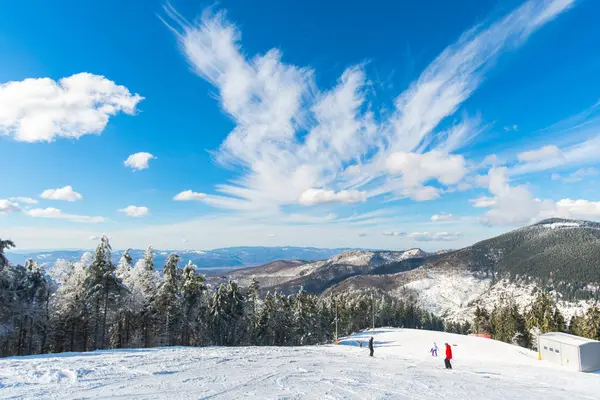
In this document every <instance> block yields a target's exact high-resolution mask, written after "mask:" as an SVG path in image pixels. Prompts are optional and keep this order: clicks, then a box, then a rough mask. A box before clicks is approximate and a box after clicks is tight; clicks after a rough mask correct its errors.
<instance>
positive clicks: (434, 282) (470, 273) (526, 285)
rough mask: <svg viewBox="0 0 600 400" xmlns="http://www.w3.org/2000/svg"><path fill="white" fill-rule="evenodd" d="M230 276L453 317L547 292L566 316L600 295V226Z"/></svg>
mask: <svg viewBox="0 0 600 400" xmlns="http://www.w3.org/2000/svg"><path fill="white" fill-rule="evenodd" d="M230 278H232V279H235V280H237V281H239V282H240V284H242V285H246V284H249V283H250V281H251V280H252V279H253V278H255V279H257V280H258V281H259V283H260V284H261V287H262V288H263V291H273V290H278V291H282V292H284V293H293V292H296V291H298V290H299V289H300V288H303V289H304V290H306V291H309V292H312V293H322V294H324V295H327V294H330V293H337V292H356V291H358V292H361V291H366V292H368V293H373V294H378V293H387V294H389V295H392V296H395V297H399V298H404V299H407V298H408V299H413V300H414V301H416V302H417V303H419V305H420V306H422V307H424V308H425V309H427V310H429V311H431V312H433V313H434V314H436V315H440V316H443V317H446V318H449V319H455V320H464V319H468V318H469V315H471V313H472V311H473V309H474V307H475V306H476V305H477V304H480V305H483V306H484V307H486V308H490V309H491V308H493V306H494V305H495V304H498V302H500V301H501V300H502V299H503V298H507V297H510V298H514V299H515V300H516V302H517V303H518V304H519V305H521V306H524V305H526V304H530V303H531V301H532V299H533V297H534V295H535V292H536V291H538V290H540V289H546V290H549V291H551V293H552V294H553V296H554V297H555V299H556V300H557V301H558V302H559V308H561V311H562V312H563V314H564V315H565V316H566V317H568V318H570V316H572V315H573V314H574V313H575V312H578V311H582V310H584V309H585V308H586V307H587V306H589V301H584V300H579V299H590V297H594V296H596V297H597V296H598V294H599V291H598V288H599V287H600V223H596V222H590V221H578V220H568V219H561V218H552V219H547V220H544V221H541V222H538V223H536V224H533V225H530V226H527V227H523V228H519V229H516V230H513V231H511V232H507V233H505V234H502V235H499V236H496V237H493V238H490V239H486V240H483V241H480V242H478V243H475V244H473V245H472V246H469V247H465V248H463V249H460V250H449V251H441V252H435V253H426V252H423V251H422V250H420V249H410V250H407V251H401V252H386V251H360V250H354V251H346V252H343V253H340V254H338V255H335V256H332V257H330V258H328V259H326V260H321V261H316V262H311V263H301V262H289V261H277V262H275V263H270V264H267V265H264V266H261V267H256V268H252V269H242V270H237V271H232V272H231V273H229V274H228V275H226V276H222V277H220V280H221V281H224V280H226V279H230ZM211 279H212V280H213V282H215V283H216V282H218V281H219V280H218V279H216V278H214V277H213V278H211ZM590 301H591V300H590Z"/></svg>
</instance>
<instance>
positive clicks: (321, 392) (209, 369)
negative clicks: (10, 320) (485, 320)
mask: <svg viewBox="0 0 600 400" xmlns="http://www.w3.org/2000/svg"><path fill="white" fill-rule="evenodd" d="M371 335H373V336H374V338H375V357H373V358H370V357H368V350H367V348H366V341H367V340H368V338H369V337H370V336H371ZM358 340H363V341H364V343H365V347H363V348H360V347H359V346H358ZM434 341H435V342H437V344H438V346H439V347H440V356H439V357H432V356H431V355H430V353H429V349H430V348H431V346H432V344H433V342H434ZM445 341H448V342H449V343H451V344H453V345H454V346H453V352H454V358H455V360H454V369H453V370H445V369H444V368H443V357H442V356H441V354H443V347H444V346H443V344H444V342H445ZM536 356H537V354H536V353H535V352H532V351H528V350H525V349H522V348H520V347H516V346H511V345H508V344H505V343H501V342H496V341H492V340H488V339H482V338H475V337H467V336H460V335H452V334H446V333H442V332H429V331H422V330H411V329H393V328H382V329H376V330H375V332H364V333H361V334H357V335H354V336H351V337H349V338H345V339H343V340H341V341H340V345H337V346H336V345H327V346H310V347H280V348H275V347H239V348H217V347H212V348H182V347H176V348H161V349H134V350H113V351H97V352H90V353H65V354H55V355H46V356H30V357H12V358H7V359H2V360H0V398H11V399H75V398H77V399H83V398H85V399H101V398H104V399H108V398H120V399H132V398H135V399H159V398H161V399H164V398H168V399H169V400H174V399H191V398H193V399H239V398H256V399H384V398H388V399H452V400H456V399H502V400H506V399H543V400H549V399H567V398H568V399H598V393H600V375H598V374H584V373H578V372H572V371H568V370H565V369H562V368H561V367H560V366H555V365H553V364H549V363H547V362H545V361H538V360H537V358H536Z"/></svg>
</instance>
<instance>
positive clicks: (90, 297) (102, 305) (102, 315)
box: [85, 236, 122, 349]
mask: <svg viewBox="0 0 600 400" xmlns="http://www.w3.org/2000/svg"><path fill="white" fill-rule="evenodd" d="M111 252H112V249H111V247H110V243H109V242H108V238H107V237H106V236H102V238H101V239H100V244H99V245H98V247H97V248H96V251H95V252H94V257H93V259H92V263H91V264H90V266H89V267H88V268H87V269H86V279H85V288H86V302H87V305H88V308H89V313H90V316H91V318H92V347H93V348H94V349H98V348H105V346H106V331H107V319H108V314H109V313H110V311H111V307H113V306H114V305H115V304H116V303H117V301H118V299H119V294H120V292H121V289H122V288H121V283H120V282H119V280H118V279H117V277H116V275H115V266H114V264H113V263H112V261H111Z"/></svg>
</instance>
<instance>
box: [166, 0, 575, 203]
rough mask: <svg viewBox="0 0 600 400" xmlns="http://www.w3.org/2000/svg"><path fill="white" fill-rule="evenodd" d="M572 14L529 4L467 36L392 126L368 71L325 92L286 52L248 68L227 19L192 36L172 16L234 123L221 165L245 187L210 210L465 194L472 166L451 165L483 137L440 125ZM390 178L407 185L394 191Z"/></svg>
mask: <svg viewBox="0 0 600 400" xmlns="http://www.w3.org/2000/svg"><path fill="white" fill-rule="evenodd" d="M569 4H570V3H569V2H565V1H564V0H549V1H546V2H538V1H533V0H532V1H528V2H526V3H525V4H524V5H523V6H521V7H519V8H518V9H516V10H514V11H513V12H512V13H510V14H508V15H506V16H505V17H504V18H501V19H500V20H498V21H496V22H494V23H491V24H489V25H487V26H483V25H482V26H478V27H476V28H475V29H471V30H469V31H468V32H467V33H465V34H464V35H463V36H462V37H461V38H460V40H459V41H458V42H457V43H455V44H453V45H451V46H449V47H448V48H447V49H446V50H444V51H443V52H442V53H441V54H440V55H439V56H438V57H437V58H436V59H435V60H434V61H433V62H432V63H431V65H429V66H428V67H427V68H426V70H425V71H424V72H423V73H422V74H421V76H420V77H419V78H418V79H417V80H416V81H415V82H413V83H412V84H411V85H410V87H409V89H407V90H406V91H405V92H404V93H402V94H400V95H399V96H398V97H397V98H396V101H395V104H394V105H395V107H394V110H393V112H392V115H391V116H390V114H389V113H387V112H385V111H384V110H374V107H373V105H372V104H370V103H369V101H368V98H369V97H368V96H367V92H368V90H372V87H371V85H370V82H369V81H368V79H367V77H366V75H365V71H364V68H363V66H362V65H357V66H350V67H348V68H347V69H346V70H345V71H344V73H343V74H342V76H341V78H340V80H339V81H338V83H337V84H336V85H335V86H334V87H333V88H328V89H325V90H321V89H320V88H318V87H317V85H316V82H315V78H314V75H315V74H314V72H313V71H312V70H310V69H308V68H302V67H298V66H294V65H290V64H286V63H284V62H283V61H282V55H281V53H280V52H279V51H278V50H276V49H272V50H270V51H267V52H266V53H264V54H259V55H249V56H246V53H245V52H244V51H243V50H242V48H241V44H240V42H241V33H240V31H239V29H238V28H237V27H236V26H234V25H233V24H232V23H230V22H229V21H228V20H227V18H226V16H225V14H224V13H223V12H219V13H216V14H211V13H209V12H206V13H205V14H204V15H203V16H202V18H201V19H200V20H199V22H198V23H197V24H188V23H187V22H186V21H185V20H183V18H181V16H180V15H179V14H177V12H176V11H175V10H174V9H173V8H172V7H170V6H167V7H166V12H167V14H169V16H171V17H172V20H173V21H174V22H175V23H177V24H178V26H177V27H174V28H173V30H174V31H175V32H176V34H177V38H178V40H179V44H180V47H181V49H182V52H183V54H184V55H185V57H186V58H187V60H188V62H189V63H190V64H191V66H192V68H193V69H194V71H195V72H196V74H197V75H199V76H200V77H201V78H203V79H204V80H206V81H208V82H209V83H211V84H212V85H214V86H215V87H216V89H217V92H218V96H219V101H220V103H221V104H220V105H221V107H222V109H223V110H224V111H225V112H226V113H227V114H228V115H229V116H230V117H231V119H232V120H233V122H234V123H235V127H234V129H233V130H232V131H231V132H230V133H229V135H228V136H227V138H226V140H225V141H224V142H223V143H222V144H221V146H220V148H219V150H218V151H217V152H216V153H215V154H216V158H217V160H218V161H219V162H220V163H221V164H223V165H226V166H228V167H232V168H234V170H235V171H236V172H237V173H238V176H237V177H236V178H235V179H233V180H232V181H231V182H228V183H226V184H221V185H217V186H216V188H215V189H216V191H217V192H218V193H219V194H215V195H213V194H208V195H206V197H203V200H204V201H205V202H206V203H207V204H210V205H213V206H216V207H221V208H227V209H234V210H242V211H257V210H260V211H263V210H279V209H280V207H281V206H285V205H294V204H297V203H298V202H299V200H300V199H303V198H305V197H306V196H307V195H304V194H305V193H306V192H307V191H309V190H311V189H314V188H328V189H329V190H332V191H333V192H334V193H338V192H340V191H341V190H358V191H359V192H360V191H362V190H364V186H365V185H370V186H369V188H368V189H367V193H368V197H374V196H377V195H384V194H388V193H392V194H393V195H394V196H395V198H402V197H411V198H413V199H416V200H426V199H432V198H436V197H438V196H439V195H440V193H442V190H441V189H438V188H434V187H433V186H424V184H425V182H426V181H428V180H437V181H438V182H440V184H441V185H455V184H459V181H460V180H461V179H462V178H463V177H464V175H465V161H464V158H463V157H462V156H460V155H454V154H449V153H451V152H453V151H456V150H458V149H460V148H462V147H464V145H465V144H467V143H468V142H469V140H471V139H472V138H473V137H474V136H475V135H476V134H477V133H478V132H480V131H481V129H482V128H481V127H480V121H479V118H473V119H468V118H463V120H462V121H461V122H459V123H458V124H455V125H454V126H451V127H449V128H448V129H445V130H443V131H442V132H437V131H436V129H438V125H439V124H440V122H441V121H442V120H444V119H445V118H447V117H448V116H451V115H453V114H455V113H456V112H457V111H458V109H459V107H460V105H461V104H462V103H463V102H464V101H465V100H466V99H467V98H469V97H470V95H471V94H472V93H473V91H475V89H476V88H477V87H478V86H479V84H480V83H481V82H482V80H483V78H484V76H485V72H486V71H487V69H488V68H489V67H491V66H492V64H493V62H494V60H495V59H496V57H497V56H498V55H499V54H500V53H501V52H503V51H506V50H510V49H514V48H515V47H518V46H519V45H520V44H522V43H523V42H524V41H525V40H526V39H527V37H528V36H529V35H530V34H531V33H532V32H533V31H535V30H536V29H537V28H539V27H540V26H541V25H543V24H544V23H545V22H548V21H549V20H551V19H553V18H554V17H555V16H557V15H558V14H560V13H561V12H562V11H564V10H565V9H566V8H568V6H569ZM178 29H179V32H177V30H178ZM371 110H374V111H371ZM423 153H424V154H423ZM424 160H427V161H428V162H424ZM410 166H414V168H415V170H411V171H410V172H409V171H408V167H410ZM389 173H391V174H393V175H397V176H399V177H400V179H397V180H395V181H394V182H393V183H391V184H390V182H388V180H387V179H385V178H386V175H387V174H389ZM308 193H309V194H310V193H311V192H308ZM303 195H304V196H303ZM309 197H310V196H309ZM325 197H328V196H325ZM352 198H353V197H352Z"/></svg>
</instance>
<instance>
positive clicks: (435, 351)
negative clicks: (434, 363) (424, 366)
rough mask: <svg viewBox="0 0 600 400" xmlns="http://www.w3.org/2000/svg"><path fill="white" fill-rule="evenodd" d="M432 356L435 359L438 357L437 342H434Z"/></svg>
mask: <svg viewBox="0 0 600 400" xmlns="http://www.w3.org/2000/svg"><path fill="white" fill-rule="evenodd" d="M430 351H431V355H432V356H434V357H437V353H438V346H437V344H436V343H435V342H433V347H432V348H431V350H430Z"/></svg>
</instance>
